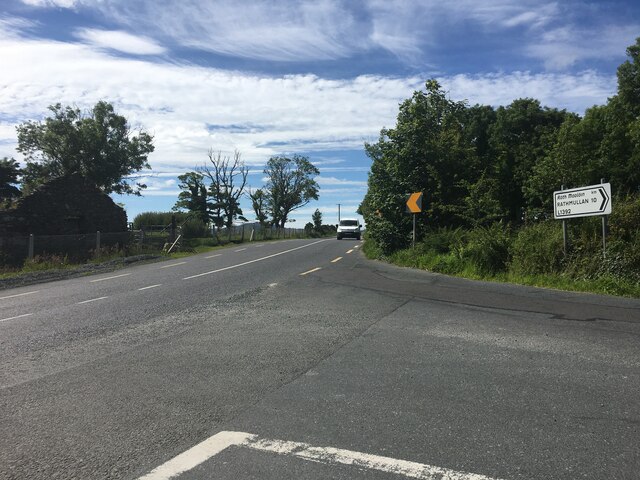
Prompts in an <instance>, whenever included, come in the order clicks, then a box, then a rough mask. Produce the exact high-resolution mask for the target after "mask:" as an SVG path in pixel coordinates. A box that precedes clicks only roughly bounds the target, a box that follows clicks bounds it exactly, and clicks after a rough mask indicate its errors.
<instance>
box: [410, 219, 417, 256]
mask: <svg viewBox="0 0 640 480" xmlns="http://www.w3.org/2000/svg"><path fill="white" fill-rule="evenodd" d="M416 215H417V214H416V213H414V214H413V239H412V242H411V248H413V249H415V248H416Z"/></svg>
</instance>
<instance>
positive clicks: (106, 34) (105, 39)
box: [75, 28, 167, 55]
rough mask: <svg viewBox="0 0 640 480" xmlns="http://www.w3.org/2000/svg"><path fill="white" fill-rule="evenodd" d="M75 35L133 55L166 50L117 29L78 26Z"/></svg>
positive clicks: (144, 38) (93, 43) (151, 41)
mask: <svg viewBox="0 0 640 480" xmlns="http://www.w3.org/2000/svg"><path fill="white" fill-rule="evenodd" d="M75 36H76V37H77V38H79V39H80V40H83V41H84V42H86V43H89V44H91V45H93V46H95V47H99V48H106V49H111V50H117V51H120V52H124V53H130V54H134V55H160V54H162V53H165V52H166V51H167V50H166V49H165V48H164V47H163V46H162V45H160V44H158V43H157V42H155V41H153V40H151V39H149V38H146V37H139V36H137V35H131V34H130V33H127V32H123V31H119V30H99V29H95V28H80V29H78V30H76V32H75Z"/></svg>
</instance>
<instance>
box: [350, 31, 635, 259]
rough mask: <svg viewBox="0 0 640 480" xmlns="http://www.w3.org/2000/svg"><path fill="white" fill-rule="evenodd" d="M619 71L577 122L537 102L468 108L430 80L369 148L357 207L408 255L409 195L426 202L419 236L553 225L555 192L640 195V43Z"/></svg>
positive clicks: (378, 235)
mask: <svg viewBox="0 0 640 480" xmlns="http://www.w3.org/2000/svg"><path fill="white" fill-rule="evenodd" d="M627 55H628V57H629V58H628V60H627V61H626V62H624V63H623V64H622V65H621V66H620V67H619V68H618V75H617V76H618V92H617V94H616V95H615V96H613V97H611V98H610V99H609V100H608V101H607V103H606V104H605V105H602V106H594V107H592V108H590V109H588V110H587V111H586V112H585V115H584V116H583V117H580V116H579V115H576V114H575V113H571V112H567V111H566V110H560V109H557V108H550V107H544V106H542V105H541V104H540V102H539V101H538V100H535V99H531V98H523V99H517V100H515V101H513V102H512V103H511V104H509V105H507V106H501V107H498V108H493V107H491V106H486V105H474V106H469V105H467V104H466V103H465V102H456V101H453V100H451V99H449V98H448V97H447V95H446V93H445V92H444V90H443V89H442V87H441V86H440V85H439V84H438V82H437V81H435V80H429V81H427V82H426V84H425V89H424V90H421V91H416V92H414V94H413V95H412V97H411V98H409V99H407V100H405V101H404V102H403V103H402V104H401V105H400V108H399V113H398V117H397V122H396V125H395V127H393V128H389V129H383V130H382V131H381V133H380V137H379V139H378V141H377V142H375V143H371V144H366V145H365V150H366V152H367V154H368V156H369V157H370V158H371V159H372V161H373V162H372V166H371V171H370V174H369V188H368V192H367V194H366V196H365V198H364V201H363V203H362V205H361V207H360V213H362V214H363V215H364V216H365V219H366V222H367V228H368V230H369V232H370V235H371V236H372V237H373V238H374V240H376V241H377V242H378V243H379V244H380V246H381V247H382V248H383V249H384V250H386V251H392V250H395V249H397V248H402V247H405V246H406V245H407V243H408V236H407V235H406V232H408V231H410V222H411V218H410V216H409V215H407V214H406V213H405V201H406V195H407V194H408V193H411V192H418V191H422V192H424V193H425V202H424V203H425V207H426V208H425V210H424V211H423V213H421V214H420V215H419V222H418V226H419V229H420V230H421V231H425V230H427V229H429V228H438V227H446V226H452V227H455V226H470V227H472V226H477V225H486V224H491V223H494V222H497V221H502V222H504V223H510V224H512V225H516V226H517V225H518V224H520V223H523V222H525V221H535V220H538V219H543V218H548V217H550V216H552V212H553V209H552V192H553V191H554V190H558V189H559V188H560V186H561V185H565V187H574V186H581V185H589V184H593V183H599V182H600V179H601V178H605V179H606V180H607V181H609V182H611V184H612V188H613V190H614V193H615V194H616V195H618V196H628V195H636V196H637V195H639V194H640V38H638V39H637V40H636V43H635V45H633V46H631V47H629V48H628V49H627Z"/></svg>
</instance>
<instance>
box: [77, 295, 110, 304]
mask: <svg viewBox="0 0 640 480" xmlns="http://www.w3.org/2000/svg"><path fill="white" fill-rule="evenodd" d="M105 298H109V297H108V296H107V297H98V298H92V299H91V300H85V301H83V302H78V303H76V305H82V304H83V303H89V302H97V301H98V300H104V299H105Z"/></svg>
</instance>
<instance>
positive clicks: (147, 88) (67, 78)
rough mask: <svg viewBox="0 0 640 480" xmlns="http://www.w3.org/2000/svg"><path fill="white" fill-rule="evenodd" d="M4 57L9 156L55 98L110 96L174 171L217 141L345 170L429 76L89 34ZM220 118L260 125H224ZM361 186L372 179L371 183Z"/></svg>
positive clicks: (521, 82)
mask: <svg viewBox="0 0 640 480" xmlns="http://www.w3.org/2000/svg"><path fill="white" fill-rule="evenodd" d="M0 63H1V64H2V65H3V67H4V68H3V75H2V76H0V91H1V92H2V94H1V95H0V112H3V117H0V119H1V122H0V157H1V156H5V155H6V156H16V152H15V150H14V148H15V143H16V133H15V126H16V125H17V124H19V123H21V122H23V121H26V120H30V119H38V118H42V116H43V115H46V113H47V110H46V108H47V106H48V105H50V104H53V103H56V102H61V103H63V104H68V105H76V106H78V107H79V108H83V109H88V108H90V107H91V106H93V105H94V104H95V103H96V102H97V101H98V100H102V99H104V100H107V101H110V102H113V103H114V105H115V107H116V110H117V111H118V112H119V113H121V114H123V115H125V116H126V117H127V118H128V119H129V121H130V122H131V123H132V124H133V125H138V126H141V127H143V128H144V129H146V130H148V131H149V132H150V133H152V134H153V135H154V136H155V139H154V144H155V147H156V151H155V152H154V153H153V154H152V155H151V156H150V163H151V165H152V166H153V170H154V172H159V173H160V174H162V176H163V177H164V178H168V177H169V176H175V174H176V173H178V172H180V171H186V170H191V169H193V168H194V167H195V166H198V165H202V163H203V162H204V161H206V153H207V151H208V149H209V148H211V147H213V148H214V150H218V149H220V150H222V151H223V152H229V153H231V152H233V151H234V150H235V149H237V150H239V151H240V152H241V153H242V155H243V159H244V160H245V161H246V163H247V164H248V165H250V166H253V169H254V170H257V171H259V170H260V169H261V167H262V166H263V165H264V163H265V161H266V160H267V159H268V158H269V157H270V156H272V155H276V154H280V153H290V152H304V151H313V150H316V151H318V152H324V153H321V154H319V156H318V158H317V160H318V161H319V163H320V164H322V163H323V162H324V165H326V166H327V170H325V173H329V172H331V171H334V172H336V173H337V172H339V171H341V170H337V168H340V167H333V170H331V168H332V167H331V165H332V162H333V161H336V162H338V163H337V164H339V163H340V162H339V161H340V160H341V159H340V158H336V157H337V156H338V155H339V154H332V152H336V151H339V150H348V149H361V148H362V147H363V143H364V141H376V139H377V137H378V134H379V131H380V129H381V128H382V127H384V126H386V127H392V126H393V125H394V124H395V120H396V115H397V111H398V103H399V102H401V101H402V100H403V99H405V98H408V97H409V96H410V95H411V94H412V92H413V91H414V90H416V89H420V88H422V87H423V79H420V78H417V77H407V78H388V77H382V76H371V75H368V76H360V77H357V78H354V79H349V80H328V79H324V78H319V77H317V76H314V75H289V76H283V77H271V76H260V75H253V74H245V73H241V72H229V71H223V70H219V69H213V68H204V67H196V66H190V65H176V64H168V63H153V62H150V61H143V60H140V59H135V60H134V59H126V58H121V57H115V56H110V55H108V54H107V53H105V52H104V51H102V50H101V49H93V48H91V47H90V46H87V45H82V44H68V43H61V42H53V41H36V40H27V39H21V38H15V37H11V36H9V37H4V38H2V39H0ZM44 72H46V74H45V73H44ZM439 81H440V82H441V83H442V85H443V86H444V88H445V89H446V90H448V91H449V94H450V96H451V97H452V98H453V99H456V100H458V99H468V100H469V102H470V103H471V104H474V103H483V104H490V105H506V104H509V103H510V102H511V101H513V100H514V99H516V98H519V97H533V98H537V99H539V100H540V101H541V102H542V103H543V104H544V105H549V106H557V107H561V108H567V109H569V110H571V111H575V112H579V113H582V112H583V111H584V110H585V108H587V107H589V106H591V105H593V104H598V103H604V102H605V101H606V99H607V97H608V96H611V95H612V94H613V93H615V88H616V81H615V77H613V76H604V75H600V74H597V73H595V72H592V71H586V72H583V73H581V74H579V75H569V74H550V73H546V74H544V73H543V74H532V73H527V72H515V73H494V74H487V75H457V76H453V77H442V78H440V79H439ZM211 125H249V126H251V125H253V126H255V125H260V126H261V128H246V129H243V128H239V129H234V128H228V129H226V130H225V129H211V128H210V127H208V126H211ZM16 157H17V156H16ZM311 160H312V161H313V160H314V158H311ZM320 168H321V171H322V170H323V168H322V166H321V167H320ZM350 168H351V167H350ZM355 168H359V167H355ZM364 170H366V169H360V170H358V171H364ZM344 171H345V172H346V171H348V170H344ZM352 171H356V170H352ZM321 179H322V184H323V185H325V186H336V185H340V184H342V185H345V183H344V181H342V180H340V179H337V178H334V177H321ZM341 182H342V183H341ZM351 186H352V187H356V186H358V187H363V186H364V182H359V183H358V185H351ZM154 187H157V189H156V190H150V192H149V193H150V194H152V195H159V193H157V192H161V191H164V192H167V193H166V195H169V193H168V192H172V193H171V194H174V193H175V188H174V186H173V185H168V184H164V185H163V184H160V183H155V184H154ZM152 191H153V192H156V193H151V192H152Z"/></svg>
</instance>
